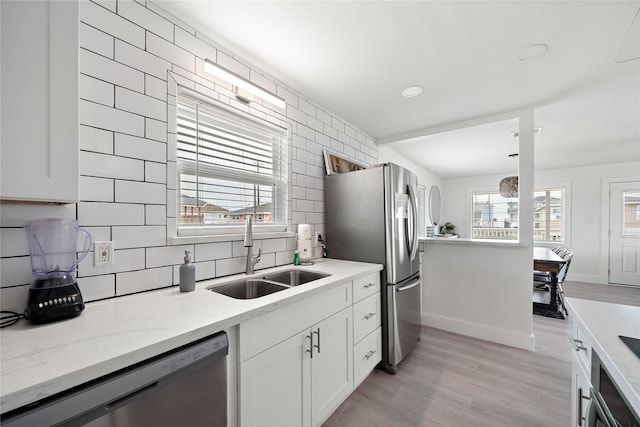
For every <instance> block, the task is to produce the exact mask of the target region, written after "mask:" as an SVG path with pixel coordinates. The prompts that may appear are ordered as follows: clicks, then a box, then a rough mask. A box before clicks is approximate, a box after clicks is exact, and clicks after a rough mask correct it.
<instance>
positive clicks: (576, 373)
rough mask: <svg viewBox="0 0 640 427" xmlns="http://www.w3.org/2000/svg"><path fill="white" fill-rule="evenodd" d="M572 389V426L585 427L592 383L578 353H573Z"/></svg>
mask: <svg viewBox="0 0 640 427" xmlns="http://www.w3.org/2000/svg"><path fill="white" fill-rule="evenodd" d="M571 388H572V391H571V425H572V426H577V427H583V426H584V417H585V416H586V413H587V406H588V405H589V400H590V393H591V381H590V378H589V374H588V373H587V372H585V370H584V367H583V364H582V363H581V361H580V357H579V355H578V353H577V352H576V351H573V352H572V360H571Z"/></svg>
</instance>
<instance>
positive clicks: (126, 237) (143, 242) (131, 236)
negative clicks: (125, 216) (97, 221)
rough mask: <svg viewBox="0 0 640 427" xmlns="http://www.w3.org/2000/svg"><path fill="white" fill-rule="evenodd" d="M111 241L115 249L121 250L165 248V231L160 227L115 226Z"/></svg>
mask: <svg viewBox="0 0 640 427" xmlns="http://www.w3.org/2000/svg"><path fill="white" fill-rule="evenodd" d="M141 206H142V205H141ZM113 240H114V242H116V243H115V244H116V245H117V247H119V248H123V249H125V248H145V247H146V248H148V247H151V246H165V245H166V244H167V231H166V227H164V226H160V225H145V226H133V227H129V226H116V227H113Z"/></svg>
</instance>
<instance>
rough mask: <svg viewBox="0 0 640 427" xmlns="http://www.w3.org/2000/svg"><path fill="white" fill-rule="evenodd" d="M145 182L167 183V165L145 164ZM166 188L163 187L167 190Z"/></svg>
mask: <svg viewBox="0 0 640 427" xmlns="http://www.w3.org/2000/svg"><path fill="white" fill-rule="evenodd" d="M144 180H145V181H147V182H157V183H160V184H166V183H167V165H166V164H165V163H155V162H145V163H144ZM165 188H166V186H163V189H165Z"/></svg>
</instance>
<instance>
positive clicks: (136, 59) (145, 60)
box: [115, 40, 171, 80]
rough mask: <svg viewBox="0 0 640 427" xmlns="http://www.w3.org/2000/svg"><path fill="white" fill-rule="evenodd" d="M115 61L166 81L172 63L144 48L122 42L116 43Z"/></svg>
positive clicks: (117, 41)
mask: <svg viewBox="0 0 640 427" xmlns="http://www.w3.org/2000/svg"><path fill="white" fill-rule="evenodd" d="M115 59H116V61H117V62H120V63H123V64H127V66H129V67H131V68H134V69H136V70H138V71H142V72H144V73H146V74H150V75H152V76H155V77H157V78H158V79H160V80H166V78H167V70H170V69H171V63H170V62H169V61H166V60H164V59H162V57H158V56H156V55H153V54H151V53H149V52H146V51H145V50H144V47H141V48H137V47H135V46H131V45H130V44H128V43H125V42H122V41H120V40H116V43H115Z"/></svg>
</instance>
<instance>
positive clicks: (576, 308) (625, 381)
mask: <svg viewBox="0 0 640 427" xmlns="http://www.w3.org/2000/svg"><path fill="white" fill-rule="evenodd" d="M565 301H566V304H567V306H568V309H569V312H570V313H571V314H573V315H574V316H575V317H576V320H577V321H579V322H580V323H581V324H582V325H583V326H584V329H585V330H586V332H587V333H588V334H589V338H590V339H591V342H592V346H593V347H592V350H593V351H595V352H596V353H597V355H598V358H599V359H600V361H601V363H602V364H604V366H605V367H606V369H607V371H608V372H609V375H610V376H611V379H612V380H613V381H614V382H615V384H616V385H617V386H618V388H619V389H620V391H621V392H622V394H623V395H624V397H625V399H626V400H627V401H628V403H629V405H631V407H632V408H633V410H634V411H635V412H636V414H638V415H640V382H639V381H640V370H637V371H636V375H638V376H639V378H636V379H635V381H636V385H635V386H634V385H632V384H631V382H630V380H629V378H628V376H627V375H626V374H625V373H624V372H623V371H622V370H621V368H620V366H619V365H621V364H622V365H623V366H625V365H627V363H626V360H627V359H628V360H630V361H632V362H631V363H632V364H636V365H638V366H640V359H638V358H637V356H635V354H633V353H632V352H631V350H629V349H628V348H626V346H625V345H624V344H623V343H622V341H621V340H619V338H618V340H619V346H618V349H623V352H624V354H625V355H626V356H627V357H626V358H625V359H624V360H622V359H621V358H620V356H619V355H616V354H615V353H616V349H607V348H605V347H604V345H603V343H602V342H601V341H602V337H599V335H600V334H599V333H598V332H597V331H596V332H594V322H597V320H595V319H589V318H588V317H589V316H590V313H586V312H584V311H583V310H581V307H580V305H583V306H584V305H589V306H592V307H598V306H600V307H602V309H603V311H606V310H612V309H613V308H614V306H622V307H634V308H635V309H637V310H636V311H637V313H638V316H640V307H636V306H625V305H622V304H613V303H605V302H599V301H590V300H582V299H579V298H565ZM584 302H586V304H585V303H584ZM581 311H582V313H581ZM603 314H604V313H603ZM607 317H608V316H607ZM631 320H632V321H633V320H634V319H631ZM636 320H638V322H636V325H637V327H638V328H640V318H638V319H636ZM636 333H640V331H638V332H636ZM617 335H619V334H618V333H616V337H617ZM622 335H624V333H622ZM636 337H638V338H640V335H637V336H636ZM627 352H628V353H627ZM634 358H635V359H634ZM625 367H626V366H625Z"/></svg>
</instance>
